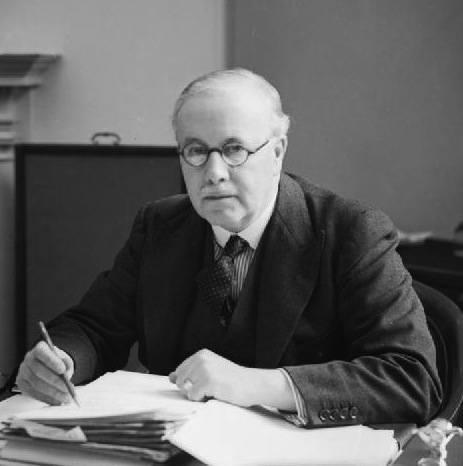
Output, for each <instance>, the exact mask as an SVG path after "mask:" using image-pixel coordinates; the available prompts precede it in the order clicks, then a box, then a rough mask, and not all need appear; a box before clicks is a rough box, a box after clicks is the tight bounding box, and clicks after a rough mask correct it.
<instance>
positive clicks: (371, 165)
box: [230, 0, 463, 234]
mask: <svg viewBox="0 0 463 466" xmlns="http://www.w3.org/2000/svg"><path fill="white" fill-rule="evenodd" d="M230 10H231V19H232V21H233V25H232V27H231V37H230V41H231V57H232V62H233V64H234V65H235V66H244V67H249V68H251V69H253V70H255V71H257V72H258V73H261V74H263V75H264V76H266V77H268V78H269V79H270V80H271V81H272V82H273V83H274V84H275V85H276V87H277V88H279V89H280V90H281V94H282V98H283V102H284V104H285V107H286V111H287V112H288V113H289V114H290V115H291V116H292V129H291V133H290V143H289V153H288V157H287V160H286V168H287V169H288V170H289V171H292V172H295V173H299V174H302V175H306V176H308V177H310V178H311V179H313V180H314V181H316V182H318V183H320V184H323V185H325V186H328V187H330V188H332V189H334V190H336V191H338V192H342V193H344V194H346V195H348V196H351V197H355V198H358V199H362V200H364V201H366V202H368V203H370V204H373V205H375V206H377V207H380V208H381V209H383V210H385V211H386V212H387V213H388V214H389V215H390V216H391V217H392V219H393V220H394V221H395V222H396V224H397V226H398V227H400V228H402V229H404V230H408V231H413V230H428V229H431V230H434V231H436V232H440V233H444V234H450V233H451V232H452V230H453V228H454V227H455V226H456V225H457V223H458V222H459V221H460V220H462V219H463V131H462V121H463V85H462V83H463V60H462V57H463V3H462V2H461V1H460V0H399V1H389V0H375V1H371V0H349V1H345V0H308V1H307V0H235V1H233V2H231V4H230Z"/></svg>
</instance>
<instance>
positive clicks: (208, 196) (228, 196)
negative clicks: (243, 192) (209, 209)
mask: <svg viewBox="0 0 463 466" xmlns="http://www.w3.org/2000/svg"><path fill="white" fill-rule="evenodd" d="M233 197H235V196H233V195H232V194H223V193H222V194H206V195H205V196H204V197H203V199H204V200H205V201H221V200H223V199H231V198H233Z"/></svg>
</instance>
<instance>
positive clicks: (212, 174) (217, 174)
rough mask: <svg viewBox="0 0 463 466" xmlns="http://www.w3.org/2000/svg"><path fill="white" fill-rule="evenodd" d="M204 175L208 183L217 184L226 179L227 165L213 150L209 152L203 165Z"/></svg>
mask: <svg viewBox="0 0 463 466" xmlns="http://www.w3.org/2000/svg"><path fill="white" fill-rule="evenodd" d="M204 176H205V178H206V181H207V183H209V184H217V183H220V182H222V181H226V180H228V178H229V167H228V165H227V164H226V163H225V161H224V160H223V159H222V157H221V155H220V153H219V152H217V151H214V152H211V153H210V154H209V158H208V160H207V162H206V165H205V167H204Z"/></svg>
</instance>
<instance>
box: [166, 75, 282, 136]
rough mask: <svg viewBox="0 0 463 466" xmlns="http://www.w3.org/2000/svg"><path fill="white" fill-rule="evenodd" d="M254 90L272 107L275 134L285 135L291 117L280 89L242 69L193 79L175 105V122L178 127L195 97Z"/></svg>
mask: <svg viewBox="0 0 463 466" xmlns="http://www.w3.org/2000/svg"><path fill="white" fill-rule="evenodd" d="M240 91H242V92H243V93H249V92H250V93H252V94H254V95H255V97H259V98H261V99H262V100H261V101H262V105H265V106H267V107H268V117H269V122H270V125H271V126H272V130H273V133H274V135H275V136H285V135H286V133H287V132H288V129H289V117H288V116H287V115H285V113H284V112H283V109H282V105H281V99H280V95H279V93H278V91H277V90H276V89H275V88H274V87H273V86H272V85H271V84H270V83H269V82H268V81H267V80H266V79H264V78H263V77H262V76H259V75H258V74H256V73H253V72H252V71H249V70H245V69H242V68H236V69H230V70H219V71H213V72H211V73H207V74H205V75H203V76H200V77H199V78H197V79H195V80H194V81H192V82H191V83H190V84H189V85H188V86H187V87H186V88H185V89H184V90H183V91H182V93H181V94H180V96H179V98H178V99H177V101H176V103H175V106H174V113H173V116H172V125H173V128H174V131H175V133H176V134H177V130H178V117H179V114H180V112H181V110H182V108H183V106H184V105H185V103H186V102H187V101H189V100H191V99H193V98H195V97H199V96H207V95H214V94H217V93H229V92H233V93H236V92H240Z"/></svg>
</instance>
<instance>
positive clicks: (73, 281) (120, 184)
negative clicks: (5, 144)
mask: <svg viewBox="0 0 463 466" xmlns="http://www.w3.org/2000/svg"><path fill="white" fill-rule="evenodd" d="M16 152H17V155H16V160H17V163H16V178H17V235H18V263H17V265H18V271H17V272H18V273H17V276H18V300H17V301H18V318H19V319H20V329H19V331H20V333H22V335H21V334H20V335H19V336H20V341H21V342H22V344H23V348H22V350H24V349H25V347H26V346H29V345H30V344H31V343H32V342H33V341H35V339H36V338H37V336H38V332H37V321H38V320H39V319H42V320H45V321H47V320H49V319H50V318H52V317H53V316H55V315H56V314H57V313H59V312H61V311H63V310H65V309H66V308H68V307H69V306H71V305H73V304H75V303H76V302H77V301H78V300H79V299H80V297H81V296H82V294H83V293H84V292H85V291H86V290H87V289H88V287H89V285H90V284H91V282H92V281H93V279H94V278H95V276H96V275H97V274H98V273H99V272H101V271H103V270H105V269H107V268H109V267H110V266H111V264H112V262H113V259H114V257H115V255H116V253H117V252H118V251H119V249H120V248H121V247H122V245H123V243H124V241H125V240H126V239H127V236H128V234H129V231H130V228H131V225H132V222H133V219H134V217H135V215H136V213H137V211H138V209H139V208H140V207H141V206H142V205H143V204H144V203H146V202H147V201H150V200H153V199H159V198H162V197H165V196H169V195H172V194H177V193H179V192H181V191H182V181H181V173H180V167H179V162H178V157H177V155H176V150H175V149H174V148H173V147H133V146H109V147H108V146H75V145H69V146H62V145H59V146H56V145H48V146H44V145H21V146H18V147H17V151H16ZM24 345H26V346H24Z"/></svg>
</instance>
